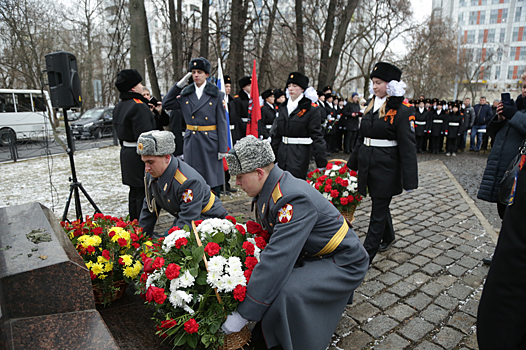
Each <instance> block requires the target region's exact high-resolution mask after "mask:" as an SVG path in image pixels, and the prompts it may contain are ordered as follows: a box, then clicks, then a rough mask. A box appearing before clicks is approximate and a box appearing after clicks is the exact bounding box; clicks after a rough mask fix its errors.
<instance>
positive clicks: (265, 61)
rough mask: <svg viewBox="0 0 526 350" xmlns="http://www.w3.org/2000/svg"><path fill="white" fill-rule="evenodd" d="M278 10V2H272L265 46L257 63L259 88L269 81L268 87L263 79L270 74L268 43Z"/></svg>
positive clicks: (275, 0) (276, 0)
mask: <svg viewBox="0 0 526 350" xmlns="http://www.w3.org/2000/svg"><path fill="white" fill-rule="evenodd" d="M277 9H278V0H274V4H273V5H272V10H271V11H270V14H269V19H268V28H267V36H266V37H265V44H264V45H263V52H262V53H261V59H260V61H259V62H260V63H259V77H258V83H259V85H260V86H262V87H265V86H269V85H270V81H269V82H268V84H269V85H266V84H267V82H266V79H265V77H266V76H267V75H268V74H269V73H270V72H269V66H270V42H271V40H272V29H273V28H274V20H275V18H276V11H277Z"/></svg>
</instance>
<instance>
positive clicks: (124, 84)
mask: <svg viewBox="0 0 526 350" xmlns="http://www.w3.org/2000/svg"><path fill="white" fill-rule="evenodd" d="M141 81H142V77H141V75H140V74H139V72H137V70H136V69H125V70H122V71H120V72H119V74H117V80H116V81H115V86H116V87H117V89H118V90H119V91H120V96H119V97H120V99H121V101H120V102H119V103H118V104H117V105H116V106H115V109H114V110H113V125H114V127H115V132H116V133H117V137H118V139H119V143H120V145H121V152H120V161H121V175H122V183H123V184H125V185H126V186H129V187H130V191H129V194H128V211H129V215H130V220H134V219H137V220H138V219H139V215H140V213H141V209H142V204H143V201H144V196H145V192H144V163H143V162H142V160H141V157H140V156H139V155H138V154H137V151H136V148H137V139H138V138H139V136H140V135H141V134H142V133H143V132H146V131H151V130H153V129H155V120H154V117H153V113H152V111H150V108H149V107H148V102H149V100H147V99H145V98H144V96H143V95H142V91H143V86H142V84H141Z"/></svg>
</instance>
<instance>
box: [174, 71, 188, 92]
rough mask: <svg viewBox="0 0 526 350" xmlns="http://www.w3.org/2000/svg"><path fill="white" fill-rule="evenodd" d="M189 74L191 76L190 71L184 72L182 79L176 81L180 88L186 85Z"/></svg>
mask: <svg viewBox="0 0 526 350" xmlns="http://www.w3.org/2000/svg"><path fill="white" fill-rule="evenodd" d="M191 76H192V73H191V72H188V73H186V75H185V76H184V77H183V79H181V80H179V81H178V82H177V86H178V87H180V88H181V89H182V88H184V87H185V86H186V85H188V78H190V77H191Z"/></svg>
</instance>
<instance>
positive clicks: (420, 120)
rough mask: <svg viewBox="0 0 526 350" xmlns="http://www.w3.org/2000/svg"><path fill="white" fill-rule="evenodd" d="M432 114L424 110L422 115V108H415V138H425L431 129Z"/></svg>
mask: <svg viewBox="0 0 526 350" xmlns="http://www.w3.org/2000/svg"><path fill="white" fill-rule="evenodd" d="M429 114H430V112H429V111H428V110H427V109H425V108H424V110H423V111H422V113H420V108H415V136H424V134H426V133H427V130H428V128H429Z"/></svg>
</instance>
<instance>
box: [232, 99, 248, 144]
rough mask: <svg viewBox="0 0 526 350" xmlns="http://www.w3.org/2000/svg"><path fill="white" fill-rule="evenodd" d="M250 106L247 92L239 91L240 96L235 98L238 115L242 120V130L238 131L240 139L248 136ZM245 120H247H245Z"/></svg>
mask: <svg viewBox="0 0 526 350" xmlns="http://www.w3.org/2000/svg"><path fill="white" fill-rule="evenodd" d="M249 104H250V98H249V97H248V95H247V93H246V92H245V90H243V89H241V90H239V92H238V94H237V95H235V96H234V105H235V106H236V114H237V117H238V118H239V120H240V122H239V123H240V125H241V126H240V130H239V131H238V134H239V137H240V138H242V137H245V136H246V135H247V121H246V120H247V119H248V105H249ZM243 119H245V120H243Z"/></svg>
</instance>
